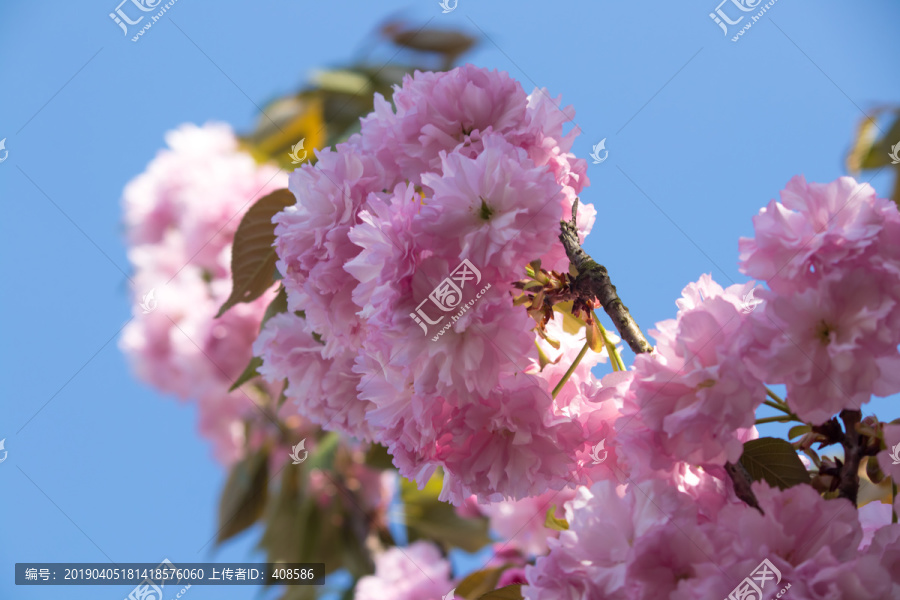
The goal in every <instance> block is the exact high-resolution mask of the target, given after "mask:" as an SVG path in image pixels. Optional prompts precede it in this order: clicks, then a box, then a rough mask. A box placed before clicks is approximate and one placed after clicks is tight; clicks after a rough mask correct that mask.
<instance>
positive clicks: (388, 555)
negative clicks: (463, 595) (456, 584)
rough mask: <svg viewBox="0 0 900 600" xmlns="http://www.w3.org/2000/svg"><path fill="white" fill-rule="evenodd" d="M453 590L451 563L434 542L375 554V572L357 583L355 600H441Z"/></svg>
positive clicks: (419, 542) (419, 543)
mask: <svg viewBox="0 0 900 600" xmlns="http://www.w3.org/2000/svg"><path fill="white" fill-rule="evenodd" d="M452 589H453V583H452V582H451V580H450V563H449V562H448V561H447V560H446V559H445V558H444V557H443V556H442V555H441V552H440V550H438V548H437V546H435V545H434V544H432V543H430V542H425V541H418V542H413V543H412V544H410V545H409V546H406V547H405V548H400V547H397V546H395V547H393V548H388V549H387V550H385V551H384V552H382V553H381V554H379V555H376V556H375V574H374V575H366V576H365V577H363V578H362V579H360V580H359V583H358V584H357V586H356V593H355V595H354V596H353V597H354V599H355V600H383V599H384V598H391V599H392V600H441V598H443V597H444V596H445V595H446V594H448V593H449V592H450V591H451V590H452Z"/></svg>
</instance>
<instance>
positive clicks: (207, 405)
mask: <svg viewBox="0 0 900 600" xmlns="http://www.w3.org/2000/svg"><path fill="white" fill-rule="evenodd" d="M166 142H167V144H168V148H167V149H165V150H162V151H160V152H159V154H158V155H157V156H156V158H154V159H153V160H152V161H151V162H150V164H149V165H148V166H147V169H146V171H145V172H144V173H142V174H141V175H139V176H138V177H136V178H135V179H134V180H132V181H131V182H129V183H128V185H127V187H126V188H125V192H124V199H123V204H124V215H125V217H124V219H125V233H126V236H127V241H128V244H129V249H128V259H129V261H130V262H131V264H132V266H133V269H134V272H133V274H132V276H131V279H132V281H133V283H134V285H133V290H132V291H133V294H134V298H135V302H134V307H133V318H132V320H131V321H130V322H129V323H128V325H127V326H126V327H125V329H124V331H123V333H122V338H121V341H120V346H121V348H122V350H123V351H124V352H125V354H126V355H127V356H128V358H129V360H130V363H131V365H132V368H133V370H134V371H135V373H136V374H137V375H138V377H140V378H141V379H143V380H144V381H146V382H147V383H149V384H151V385H153V386H154V387H156V388H157V389H159V390H161V391H163V392H166V393H171V394H174V395H176V396H177V397H178V398H179V399H181V400H189V399H190V400H195V401H197V403H198V404H197V406H198V413H199V427H200V432H201V434H202V435H203V436H204V437H207V438H209V439H210V440H211V441H212V442H213V445H214V448H215V452H216V455H217V457H218V458H219V459H220V460H221V461H222V462H224V463H226V464H229V463H231V462H233V461H235V460H236V459H237V458H239V457H240V456H241V455H242V452H243V448H244V444H245V442H246V441H247V440H245V439H244V438H245V431H244V430H245V428H244V424H243V419H244V417H245V416H246V415H248V414H252V413H254V411H256V408H255V407H254V406H253V400H252V399H251V398H248V396H247V395H246V394H245V393H244V392H243V391H241V390H236V391H234V392H229V391H228V388H229V387H231V384H232V383H233V382H234V380H235V379H236V378H237V377H238V375H240V374H241V372H242V371H243V370H244V368H245V367H246V366H247V364H248V362H249V361H250V359H251V358H252V356H253V355H252V350H251V348H252V345H253V342H254V340H255V339H256V336H257V333H258V332H259V326H260V323H261V321H262V317H263V314H264V312H265V310H266V306H267V304H268V303H269V302H270V301H271V300H272V297H273V294H272V293H268V294H265V295H264V296H263V297H261V298H259V299H258V300H256V301H254V302H252V303H247V304H239V305H237V306H235V307H234V308H232V309H231V310H229V311H228V312H227V313H225V314H224V315H223V316H222V317H221V318H219V319H216V318H215V315H216V313H217V312H218V311H219V307H220V306H221V305H222V303H223V302H225V300H226V299H227V298H228V296H229V294H230V292H231V286H232V284H231V246H232V242H233V240H234V234H235V231H236V230H237V227H238V224H239V223H240V221H241V217H242V216H243V214H244V213H245V212H246V211H247V209H248V208H249V207H250V206H251V205H252V204H253V201H254V200H256V199H258V198H259V197H261V196H263V195H265V194H267V193H269V192H271V191H274V190H276V189H278V188H281V187H284V185H285V184H286V179H287V177H286V176H285V175H284V174H283V173H281V172H280V171H279V170H278V169H277V168H275V167H270V166H259V165H257V164H256V162H255V161H254V160H253V158H252V157H251V156H250V155H249V154H247V153H246V152H243V151H241V150H240V149H239V148H238V141H237V138H236V137H235V135H234V133H233V132H232V130H231V128H230V127H229V126H228V125H225V124H208V125H205V126H202V127H198V126H196V125H183V126H181V127H179V128H178V129H176V130H174V131H171V132H169V133H168V134H167V135H166ZM273 393H277V390H273Z"/></svg>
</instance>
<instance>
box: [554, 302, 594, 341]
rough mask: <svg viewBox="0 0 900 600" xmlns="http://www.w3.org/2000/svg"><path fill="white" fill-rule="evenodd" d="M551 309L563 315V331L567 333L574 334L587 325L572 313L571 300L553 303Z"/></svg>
mask: <svg viewBox="0 0 900 600" xmlns="http://www.w3.org/2000/svg"><path fill="white" fill-rule="evenodd" d="M553 310H554V311H556V312H558V313H561V314H562V316H563V331H565V332H566V333H568V334H572V335H574V334H576V333H578V332H579V331H581V329H582V328H583V327H585V326H586V325H587V323H585V322H584V321H582V320H581V319H579V318H578V317H576V316H574V315H573V314H572V302H560V303H558V304H555V305H553Z"/></svg>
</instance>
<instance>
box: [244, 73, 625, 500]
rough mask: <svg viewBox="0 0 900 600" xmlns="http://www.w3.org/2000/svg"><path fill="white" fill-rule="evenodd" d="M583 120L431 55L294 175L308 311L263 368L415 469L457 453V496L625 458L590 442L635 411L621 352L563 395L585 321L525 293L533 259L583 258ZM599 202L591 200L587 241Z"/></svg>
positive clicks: (299, 289)
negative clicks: (615, 386) (437, 69)
mask: <svg viewBox="0 0 900 600" xmlns="http://www.w3.org/2000/svg"><path fill="white" fill-rule="evenodd" d="M572 118H573V112H572V111H571V109H568V108H566V109H563V108H561V107H560V106H559V101H558V100H553V99H551V98H550V97H549V96H548V94H547V93H546V91H544V90H535V91H534V92H533V93H532V94H531V95H528V94H526V93H525V91H524V90H523V89H522V87H521V85H520V84H519V83H518V82H516V81H515V80H513V79H511V78H510V77H509V76H508V75H507V74H505V73H501V72H496V71H489V70H486V69H481V68H476V67H474V66H471V65H467V66H464V67H460V68H457V69H454V70H452V71H449V72H446V73H421V72H417V73H416V74H415V75H414V76H407V77H406V78H405V80H404V82H403V85H402V86H398V87H397V88H396V89H395V91H394V94H393V106H392V105H391V104H389V103H388V102H387V101H385V100H384V99H383V98H381V97H376V101H375V110H374V112H373V113H371V114H370V115H369V116H367V117H365V118H364V119H363V120H362V126H361V131H360V132H359V133H358V134H356V135H354V136H352V137H351V138H350V139H349V140H348V141H347V142H345V143H342V144H338V145H337V146H336V148H335V149H333V150H331V149H326V150H324V151H317V153H316V157H317V162H316V164H315V165H314V166H310V165H304V166H303V167H301V168H300V169H298V170H296V171H295V172H294V173H292V174H291V176H290V179H289V188H290V190H291V191H292V192H293V193H294V195H295V196H296V199H297V202H296V205H294V206H290V207H288V208H286V209H285V210H284V211H282V212H281V213H279V214H278V215H276V217H275V219H274V222H275V223H276V228H275V233H276V236H277V237H276V243H275V247H276V250H277V253H278V257H279V261H278V264H277V267H278V270H279V272H280V273H281V275H282V276H283V284H284V286H285V288H286V290H287V297H288V307H289V309H290V312H289V313H288V314H286V315H283V316H281V317H278V318H276V319H272V320H271V321H269V322H268V323H267V326H266V328H265V330H264V331H263V333H262V334H261V335H260V337H259V339H258V341H257V343H256V345H255V347H254V351H255V353H256V355H257V356H261V357H262V358H263V361H264V366H263V367H262V373H264V374H265V375H266V377H268V378H269V379H270V380H271V381H281V380H283V379H287V381H288V385H287V390H286V394H287V396H288V398H290V399H291V400H292V401H293V402H294V403H295V405H296V407H297V410H298V411H299V412H300V414H302V415H304V416H306V417H308V418H310V419H312V420H313V421H314V422H316V423H318V424H320V425H321V426H322V427H324V428H325V429H333V430H339V431H342V432H344V433H347V434H349V435H352V436H355V437H357V438H359V439H364V440H372V441H377V442H379V443H382V444H384V445H385V446H387V447H388V449H389V451H390V453H391V454H392V456H393V460H394V464H395V465H396V466H397V467H398V469H399V470H400V472H401V474H403V475H404V476H406V477H408V478H410V479H414V480H416V481H418V482H419V483H420V484H424V483H425V482H426V481H427V480H428V479H429V478H430V477H431V475H432V473H434V471H435V470H436V469H437V468H438V467H441V468H442V469H443V470H444V473H445V478H444V489H443V492H442V499H444V500H449V501H451V502H453V503H455V504H460V503H462V502H463V501H464V500H465V499H466V498H467V497H469V496H470V495H472V494H474V495H476V496H477V497H478V499H479V500H480V501H482V502H488V501H494V502H496V501H500V500H503V499H507V498H508V499H522V498H526V497H529V496H535V495H539V494H541V493H544V492H545V491H547V490H548V489H552V490H561V489H564V488H571V487H574V485H575V484H579V483H588V482H590V481H592V480H593V477H602V476H608V475H609V474H608V472H607V471H604V473H597V471H599V470H600V469H597V468H594V466H593V465H592V464H591V461H589V460H587V459H588V454H589V452H590V449H591V444H596V443H597V442H599V441H600V440H602V438H603V436H604V435H605V434H606V432H608V431H611V425H612V422H613V419H614V418H615V417H616V416H617V414H618V407H617V406H616V404H615V401H609V402H598V401H597V398H596V396H597V394H598V393H599V391H600V385H599V381H598V380H597V379H596V378H595V377H594V376H593V375H592V374H591V371H590V369H591V367H592V366H594V365H595V364H597V363H598V362H599V361H601V360H606V357H605V356H603V355H601V354H593V353H592V354H591V357H590V358H587V359H586V360H584V361H582V362H581V364H580V365H579V366H578V368H577V369H576V371H575V373H573V374H572V376H571V379H570V380H569V381H568V383H567V384H566V386H565V388H564V390H563V391H562V392H561V393H560V394H558V395H557V396H556V397H555V398H554V397H553V395H552V393H551V392H552V390H553V388H554V386H555V385H556V384H557V383H558V382H559V381H560V379H561V378H562V377H563V376H564V375H565V373H566V371H567V369H568V367H569V366H570V365H571V364H572V363H573V361H574V359H575V356H576V355H577V354H578V352H579V350H580V349H581V348H582V346H584V344H585V334H584V330H583V329H582V330H581V331H580V333H579V332H573V331H570V330H566V328H565V327H564V326H563V320H562V317H561V316H559V318H557V319H556V320H555V321H552V322H551V323H549V324H548V330H549V331H550V341H548V340H545V339H543V338H539V337H538V336H537V334H536V333H535V332H534V331H533V329H534V326H535V323H534V321H533V320H532V318H531V317H529V316H528V314H527V312H526V311H525V310H523V309H522V308H521V307H517V306H514V304H513V297H514V292H515V289H514V287H513V284H514V283H515V282H516V281H517V280H519V279H522V278H523V277H524V276H525V273H526V267H527V265H528V264H529V263H531V262H532V261H535V260H541V264H542V265H543V267H544V268H547V269H557V270H560V271H563V272H565V271H566V270H567V268H568V259H567V257H566V255H565V251H564V249H563V247H562V245H561V244H560V243H559V240H558V235H559V222H560V220H561V219H570V218H571V214H572V212H571V211H572V204H573V201H574V200H575V198H576V197H577V195H578V194H579V193H580V192H581V190H582V189H583V188H584V186H585V185H586V184H587V183H588V180H587V177H586V174H585V170H586V165H585V162H584V161H583V160H580V159H577V158H575V157H574V155H572V154H571V153H570V152H569V149H570V147H571V144H572V141H573V139H574V136H575V135H576V134H577V129H573V130H572V131H570V132H569V133H568V134H564V133H563V128H564V125H565V124H566V122H567V121H570V120H571V119H572ZM594 215H595V211H594V209H593V207H591V206H590V205H582V207H581V209H580V210H579V212H578V214H577V217H578V220H577V225H578V229H579V233H580V235H581V238H582V239H583V238H584V236H585V235H586V234H587V233H588V231H589V230H590V229H591V227H592V225H593V221H594ZM300 311H302V312H300ZM301 314H302V316H299V315H301ZM615 341H617V338H614V340H613V343H615ZM539 348H540V350H539ZM542 354H543V355H544V356H546V357H547V358H548V360H549V361H550V362H549V364H544V365H542V364H541V355H542ZM603 469H605V467H604V468H603Z"/></svg>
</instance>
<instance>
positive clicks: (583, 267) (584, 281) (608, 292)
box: [559, 198, 653, 354]
mask: <svg viewBox="0 0 900 600" xmlns="http://www.w3.org/2000/svg"><path fill="white" fill-rule="evenodd" d="M577 217H578V199H577V198H576V199H575V202H574V203H573V204H572V219H571V220H570V221H560V228H561V233H560V234H559V241H561V242H562V244H563V247H565V249H566V256H568V257H569V260H570V261H571V263H572V266H574V267H575V269H576V270H577V271H578V275H577V276H576V277H575V278H574V279H573V280H572V281H571V282H570V288H571V290H572V291H573V292H574V293H575V296H576V297H577V300H576V303H578V302H579V301H580V302H581V303H584V304H585V305H586V306H587V307H589V308H590V309H592V308H593V300H594V299H595V298H596V299H597V301H599V302H600V305H601V306H602V307H603V310H604V311H606V314H607V315H609V318H610V319H612V322H613V324H614V325H615V326H616V329H617V330H618V331H619V335H621V336H622V339H623V340H625V341H626V342H627V343H628V346H629V347H630V348H631V350H632V352H634V353H635V354H643V353H646V352H652V351H653V346H651V345H650V343H649V342H648V341H647V338H646V337H644V334H643V332H642V331H641V328H640V327H639V326H638V324H637V323H636V322H635V320H634V318H633V317H632V316H631V312H629V310H628V307H627V306H625V303H624V302H622V299H621V298H619V294H618V292H617V291H616V286H614V285H613V283H612V281H611V280H610V278H609V271H607V270H606V267H604V266H603V265H601V264H600V263H598V262H597V261H595V260H594V259H593V258H591V256H590V255H589V254H588V253H587V252H585V251H584V248H582V247H581V243H580V242H579V241H578V228H577V226H576V224H575V221H576V219H577ZM573 312H575V313H576V314H577V306H576V307H575V308H574V309H573Z"/></svg>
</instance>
